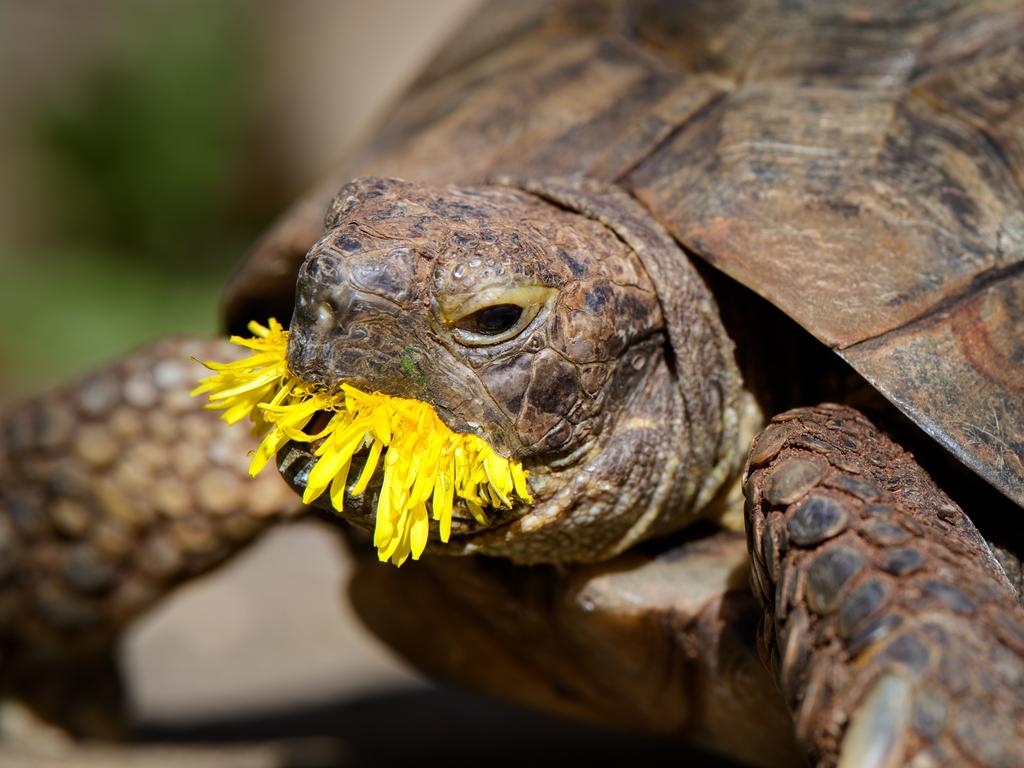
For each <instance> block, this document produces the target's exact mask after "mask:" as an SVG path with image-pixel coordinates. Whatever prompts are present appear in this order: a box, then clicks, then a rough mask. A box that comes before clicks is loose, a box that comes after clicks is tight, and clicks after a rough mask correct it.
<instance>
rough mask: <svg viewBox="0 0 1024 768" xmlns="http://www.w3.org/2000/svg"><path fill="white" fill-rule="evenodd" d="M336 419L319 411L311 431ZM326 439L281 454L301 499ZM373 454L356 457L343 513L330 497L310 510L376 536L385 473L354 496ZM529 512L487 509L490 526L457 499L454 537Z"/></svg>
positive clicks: (282, 467) (281, 465)
mask: <svg viewBox="0 0 1024 768" xmlns="http://www.w3.org/2000/svg"><path fill="white" fill-rule="evenodd" d="M332 416H333V413H332V412H330V411H326V410H322V411H318V412H317V413H316V414H315V415H314V416H313V418H312V419H311V420H310V423H309V425H308V426H307V429H308V430H309V431H310V432H312V433H317V432H319V431H321V430H323V429H324V428H325V427H326V426H327V424H328V422H329V421H330V420H331V417H332ZM325 439H326V438H321V439H319V440H315V441H312V442H300V441H296V440H289V441H288V442H287V443H285V445H284V446H283V447H282V448H281V449H280V451H278V454H277V465H278V470H279V471H280V473H281V476H282V477H283V478H284V480H285V482H287V483H288V485H289V487H291V489H292V490H293V491H294V492H295V493H297V494H298V495H299V496H302V495H303V494H304V493H305V491H306V487H307V485H308V481H309V473H310V471H311V470H312V469H313V466H314V465H315V464H316V462H317V461H318V460H319V458H320V457H319V456H318V455H317V454H316V451H317V449H318V448H319V447H320V446H321V445H322V444H323V442H324V440H325ZM370 452H371V448H370V447H369V446H368V445H364V446H363V447H361V448H359V449H358V450H357V451H355V452H354V453H353V454H352V467H351V471H350V475H349V478H350V480H349V482H348V483H347V486H348V487H347V488H346V491H345V497H344V504H343V505H342V508H341V509H340V510H339V509H336V508H335V507H334V506H333V504H332V501H331V499H330V497H329V495H328V494H322V495H320V496H318V497H317V498H315V499H313V500H312V501H311V502H310V504H309V506H311V507H313V508H315V509H318V510H321V511H324V512H328V513H330V514H331V515H334V516H336V517H338V516H340V517H341V518H343V519H344V520H345V521H346V522H348V523H350V524H352V525H355V526H357V527H359V528H362V529H364V530H366V531H369V532H373V530H374V526H375V524H376V518H377V506H378V502H379V499H380V493H381V488H382V487H383V475H382V473H381V472H374V473H373V475H372V477H371V479H370V481H369V483H368V484H367V486H366V488H365V490H364V491H363V492H362V493H360V494H353V493H351V489H352V487H353V486H354V485H355V480H354V478H356V477H358V476H359V475H360V474H361V472H362V470H363V467H364V466H365V464H366V460H367V458H368V457H369V455H370ZM382 461H383V457H382ZM426 505H427V511H428V513H429V515H430V531H429V541H430V542H438V543H440V542H441V536H440V529H439V524H438V522H437V521H436V520H434V519H433V511H434V510H433V505H432V502H431V501H430V500H428V501H427V502H426ZM526 511H528V510H527V509H525V508H523V507H522V506H520V505H518V504H517V505H515V506H513V507H512V508H495V507H488V508H486V509H485V515H486V522H484V523H481V522H480V521H479V520H477V519H476V518H475V517H474V516H473V514H472V512H471V511H470V509H469V505H468V504H467V503H466V501H465V500H463V499H461V498H458V497H456V498H455V499H454V503H453V506H452V515H451V518H452V519H451V536H452V538H457V537H462V536H471V535H473V534H477V533H482V532H484V531H489V530H493V529H494V528H496V527H499V526H502V525H506V524H508V523H510V522H512V521H513V520H516V519H518V518H520V517H522V515H523V514H524V513H525V512H526Z"/></svg>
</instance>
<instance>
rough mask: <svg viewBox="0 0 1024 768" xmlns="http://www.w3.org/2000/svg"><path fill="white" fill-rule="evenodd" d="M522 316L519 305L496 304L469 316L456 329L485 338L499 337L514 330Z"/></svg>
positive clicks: (521, 309) (456, 325)
mask: <svg viewBox="0 0 1024 768" xmlns="http://www.w3.org/2000/svg"><path fill="white" fill-rule="evenodd" d="M522 316H523V308H522V307H520V306H519V305H518V304H496V305H494V306H493V307H484V308H483V309H481V310H478V311H476V312H474V313H473V314H471V315H467V316H466V317H464V318H462V319H461V320H459V322H457V323H456V324H455V327H456V328H460V329H462V330H463V331H468V332H469V333H479V334H481V335H483V336H498V335H499V334H502V333H504V332H505V331H508V330H511V329H512V328H514V327H515V325H516V323H518V322H519V318H521V317H522Z"/></svg>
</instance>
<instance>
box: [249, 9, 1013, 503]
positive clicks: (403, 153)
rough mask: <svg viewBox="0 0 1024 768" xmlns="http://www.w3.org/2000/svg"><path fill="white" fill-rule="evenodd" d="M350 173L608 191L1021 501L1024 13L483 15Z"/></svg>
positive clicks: (310, 219) (305, 211) (308, 230)
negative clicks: (548, 181) (616, 189)
mask: <svg viewBox="0 0 1024 768" xmlns="http://www.w3.org/2000/svg"><path fill="white" fill-rule="evenodd" d="M503 7H504V8H505V9H504V10H501V9H502V8H503ZM481 41H483V42H481ZM371 173H372V174H377V175H391V176H401V177H405V178H412V179H419V180H425V181H432V182H437V183H442V184H450V183H465V182H479V181H481V180H482V179H485V178H488V177H492V176H496V175H512V176H518V177H524V176H525V177H530V176H533V177H543V176H588V177H593V178H597V179H602V180H605V181H610V182H614V183H619V184H621V185H623V186H624V187H625V188H626V189H627V190H629V191H630V192H631V193H632V194H633V195H635V196H636V197H637V198H638V199H639V200H640V201H641V202H642V203H643V204H644V205H645V206H646V207H647V208H648V209H649V210H650V211H651V212H652V213H653V215H654V216H655V217H656V218H657V219H659V220H660V221H661V222H662V223H663V224H664V225H665V226H666V227H667V228H668V229H669V230H670V231H671V233H672V234H673V235H674V236H675V237H676V239H677V240H678V241H679V242H680V243H681V244H682V245H683V246H684V247H686V248H687V249H689V250H690V251H692V252H693V253H696V254H698V255H699V256H701V257H703V258H704V259H706V260H707V261H708V262H710V263H711V264H713V265H715V266H716V267H718V268H719V269H721V270H723V271H724V272H726V273H727V274H729V275H730V276H732V277H733V278H735V279H737V280H739V281H740V282H742V283H743V284H745V285H746V286H748V287H749V288H751V289H753V290H754V291H756V292H757V293H758V294H760V295H761V296H764V297H765V298H766V299H768V300H769V301H771V302H772V303H774V304H775V305H777V306H778V307H780V308H781V309H782V310H784V311H785V312H786V313H787V314H789V315H790V316H791V317H793V318H794V319H795V320H796V321H797V322H799V323H800V324H801V325H802V326H804V327H805V328H806V329H807V330H809V331H810V332H811V333H813V334H814V335H815V336H816V337H817V338H818V339H820V340H821V341H822V342H823V343H825V344H827V345H829V346H830V347H832V348H833V349H835V350H836V352H837V353H838V354H840V355H841V356H842V357H843V358H845V359H846V360H847V361H848V362H849V363H850V364H851V365H852V366H853V367H854V368H855V369H856V370H857V371H859V372H860V373H861V374H862V375H863V376H865V377H866V378H867V379H868V380H869V381H870V382H871V383H872V384H874V385H875V386H876V387H877V388H878V389H879V390H880V391H881V392H882V393H883V394H885V395H886V396H887V397H888V398H889V399H890V400H891V401H892V402H893V403H894V404H896V405H897V406H898V407H899V408H900V409H901V410H903V411H904V412H905V413H906V414H907V415H908V416H910V417H911V418H912V419H913V420H914V421H915V422H917V423H918V424H919V425H920V426H921V427H922V428H923V429H925V431H927V432H928V433H929V434H931V435H932V436H933V437H934V438H935V439H936V440H938V441H939V442H941V443H942V444H943V445H945V446H946V447H947V448H948V449H950V450H951V451H952V452H953V453H954V454H955V455H957V456H958V457H959V458H960V459H961V460H962V461H963V462H964V463H965V464H967V465H968V466H969V467H971V468H972V469H974V470H975V471H976V472H977V473H978V474H979V475H981V476H982V477H984V478H985V479H986V480H988V481H989V482H991V483H992V484H993V485H994V486H995V487H997V488H998V489H1000V490H1001V491H1002V492H1003V493H1005V494H1006V495H1007V496H1009V497H1010V498H1011V499H1013V500H1014V501H1015V502H1016V503H1017V504H1020V505H1024V405H1022V403H1024V191H1022V190H1024V1H1022V0H992V1H991V2H974V3H968V4H964V3H960V2H953V1H952V0H934V1H933V0H916V1H914V2H904V3H891V2H887V1H886V0H875V1H874V2H853V1H852V0H851V2H845V3H844V2H833V3H815V2H800V1H799V0H798V1H797V2H791V1H785V2H784V1H783V0H775V2H767V3H766V2H753V1H752V0H751V1H750V2H746V1H745V0H725V1H723V0H698V1H697V2H689V3H671V2H659V1H657V0H638V1H635V2H628V3H627V2H615V1H614V0H607V1H606V2H593V1H592V0H586V1H585V2H584V1H580V2H563V3H560V4H559V5H558V7H557V8H555V9H551V8H550V6H548V5H547V4H543V3H533V2H531V3H528V4H522V5H519V7H518V10H516V11H515V12H511V11H509V10H508V8H507V4H503V3H501V2H498V3H497V4H496V5H495V9H492V10H488V9H487V8H485V9H484V10H483V11H482V12H481V13H480V14H479V15H478V16H477V17H476V18H475V19H474V20H472V21H470V22H469V24H468V25H467V26H466V28H464V29H463V30H462V31H461V32H460V33H459V34H458V35H457V36H456V37H455V38H454V39H453V41H452V43H451V44H450V45H449V46H448V47H447V48H446V49H445V50H444V52H443V53H442V54H441V55H440V56H439V57H438V59H437V60H436V61H435V62H434V64H433V65H432V66H431V67H430V68H428V70H427V72H426V73H425V74H424V75H423V76H422V77H421V79H420V81H419V82H418V83H417V84H416V85H414V86H413V88H412V90H411V91H410V94H409V95H408V96H407V97H406V98H405V99H404V100H403V102H402V104H401V105H400V106H399V108H398V109H397V110H396V111H395V112H394V113H393V114H392V115H391V116H390V117H389V118H388V120H387V121H386V122H385V124H384V127H383V129H382V131H381V132H380V133H379V134H378V136H377V138H376V140H375V141H374V143H373V144H372V146H371V147H370V150H369V152H368V154H366V155H364V156H363V158H362V161H361V162H359V163H357V164H354V165H352V166H350V167H348V168H346V169H345V172H344V177H345V178H344V180H347V178H350V177H352V176H354V175H362V174H371ZM330 186H336V185H328V187H330ZM326 188H327V187H325V188H324V189H326ZM324 197H325V193H324V192H322V191H321V192H318V193H317V195H316V196H315V200H314V201H313V203H311V204H307V205H306V206H304V207H301V208H298V209H296V211H298V212H300V213H301V217H304V218H301V217H300V214H299V213H296V214H294V215H293V216H292V218H291V219H290V225H289V230H288V232H289V237H291V238H292V239H296V238H295V232H296V231H300V232H303V233H304V235H302V236H300V237H298V238H297V239H298V240H301V241H304V242H308V243H310V244H311V243H312V242H313V241H314V240H315V239H316V237H317V236H318V235H319V232H320V227H321V220H320V218H319V217H320V216H321V215H322V214H321V213H319V212H317V213H315V214H314V213H313V212H314V211H323V210H324V209H325V208H326V200H325V199H324ZM297 222H298V223H297ZM275 253H276V255H275V256H274V258H273V259H269V257H266V256H264V257H263V258H264V262H263V264H262V268H263V269H264V271H265V270H266V268H267V263H269V262H270V261H273V262H274V264H275V269H277V270H280V269H281V267H280V260H281V259H282V258H286V259H288V260H290V261H289V262H288V268H289V269H291V268H294V267H292V266H291V265H292V264H293V263H297V261H298V260H300V259H301V252H299V251H298V250H295V249H292V250H288V252H287V255H286V256H282V255H281V250H280V248H279V249H278V250H277V251H276V252H275ZM260 258H261V253H260V252H259V251H258V252H257V253H256V254H255V258H254V260H253V262H251V263H250V266H249V267H247V268H246V269H245V270H243V272H242V273H241V277H240V281H241V284H243V285H244V284H245V281H246V280H247V279H248V276H249V275H257V276H258V274H259V269H260V264H261V262H260ZM284 271H287V270H284ZM253 279H254V280H255V279H256V278H255V277H254V278H253ZM237 284H238V281H236V285H237Z"/></svg>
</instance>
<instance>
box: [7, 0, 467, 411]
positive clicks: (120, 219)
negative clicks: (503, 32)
mask: <svg viewBox="0 0 1024 768" xmlns="http://www.w3.org/2000/svg"><path fill="white" fill-rule="evenodd" d="M472 4H473V2H472V0H444V2H431V3H418V2H410V1H409V0H382V1H381V2H377V3H374V4H372V5H371V4H369V3H365V2H353V1H351V0H350V1H347V2H344V1H343V2H327V1H326V0H297V1H296V2H289V3H277V2H272V0H248V1H245V0H222V1H221V2H203V1H202V0H177V1H176V2H154V1H146V2H137V1H135V0H103V1H100V0H96V1H95V2H92V1H89V2H86V1H85V0H78V1H75V0H37V1H36V2H31V3H27V2H17V1H16V0H0V109H2V114H3V119H2V121H0V159H2V162H0V404H2V403H3V402H8V401H10V400H11V399H13V398H16V397H19V396H23V395H25V394H28V393H31V392H35V391H38V390H40V389H43V388H45V387H48V386H52V385H55V384H57V383H59V382H61V381H63V380H66V379H68V378H70V377H72V376H74V375H76V374H78V373H80V372H82V371H83V370H85V369H87V368H89V367H90V366H92V365H95V364H97V363H98V362H100V361H105V360H108V359H111V358H114V357H116V356H117V355H119V354H121V353H123V352H125V351H127V350H128V349H131V348H132V347H135V346H137V345H139V344H141V343H143V342H146V341H149V340H152V339H154V338H157V337H159V336H161V335H165V334H167V333H181V334H204V335H205V334H211V333H214V332H215V331H216V318H217V314H216V304H217V295H218V291H219V288H220V285H221V284H222V282H223V280H224V278H225V277H226V276H227V275H228V274H229V273H230V271H231V270H232V269H233V267H234V265H235V264H236V263H237V262H238V260H239V259H240V258H241V256H242V255H243V254H244V253H245V250H246V248H247V246H248V244H250V243H251V242H252V241H253V240H254V239H255V238H256V237H257V236H258V235H259V233H260V232H261V230H263V229H264V228H265V227H266V226H267V225H268V224H269V222H270V221H271V220H272V219H273V217H274V216H275V214H277V213H279V212H280V211H281V210H283V209H284V207H285V206H286V205H287V204H288V203H289V202H290V201H291V200H293V199H294V198H295V197H296V196H298V195H299V194H300V193H301V192H302V191H303V189H304V188H305V187H307V186H309V185H311V184H312V183H314V182H315V181H316V180H317V179H318V178H320V177H321V176H323V175H324V174H326V173H327V172H328V171H329V169H330V168H331V167H333V166H335V165H337V164H338V162H340V159H341V158H342V156H343V155H344V154H345V152H346V149H347V148H348V147H351V146H352V145H353V143H355V142H356V141H357V137H358V135H359V134H360V133H361V132H365V130H366V128H367V125H369V124H370V122H371V121H372V120H373V118H374V117H375V116H377V115H379V114H380V113H381V111H382V110H384V109H385V108H386V106H387V104H388V103H389V101H391V100H393V99H395V98H397V94H398V92H399V91H400V88H401V86H402V85H403V84H404V83H405V82H406V81H408V79H410V78H411V77H412V76H413V75H414V74H415V72H416V70H417V69H418V68H419V67H420V66H422V64H423V62H424V61H425V60H426V59H427V58H428V57H429V56H430V55H431V53H432V52H433V51H434V50H435V49H436V46H437V45H438V44H439V42H440V40H441V39H442V38H443V35H444V34H445V33H447V31H448V30H449V29H451V28H452V27H453V26H454V24H456V23H457V22H458V20H459V19H460V18H461V17H462V15H463V14H464V13H465V12H466V10H467V9H468V8H470V7H471V6H472Z"/></svg>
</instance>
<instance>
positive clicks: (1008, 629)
mask: <svg viewBox="0 0 1024 768" xmlns="http://www.w3.org/2000/svg"><path fill="white" fill-rule="evenodd" d="M747 471H748V475H747V478H746V485H745V492H746V495H747V530H748V545H749V547H750V551H751V554H752V559H753V561H754V569H753V574H752V581H753V586H754V591H755V593H756V594H757V595H758V596H759V598H760V599H761V602H762V604H763V605H764V607H765V610H766V616H765V619H764V622H763V625H762V641H763V649H764V652H765V653H766V654H767V655H768V656H769V658H770V660H771V664H772V666H773V668H774V669H775V671H776V673H777V675H778V677H779V679H780V682H781V686H782V689H783V691H784V693H785V695H786V697H787V699H788V702H789V704H790V707H791V708H792V711H793V713H794V717H795V721H796V732H797V738H798V739H799V740H800V741H801V742H802V743H803V744H804V745H805V747H806V748H808V750H809V751H810V752H811V754H812V755H813V757H814V758H815V760H816V761H817V762H819V763H820V764H834V763H835V762H836V761H838V764H839V765H840V766H847V765H850V766H853V765H858V766H860V765H865V766H866V765H871V766H898V765H914V766H917V765H921V766H924V765H928V766H932V765H959V766H1010V765H1019V764H1020V760H1021V759H1022V755H1024V696H1022V690H1024V611H1022V609H1021V608H1020V606H1019V605H1018V603H1017V596H1016V593H1015V591H1014V589H1013V587H1012V586H1011V584H1010V582H1009V581H1008V580H1007V578H1006V575H1005V573H1004V572H1003V570H1002V569H1001V568H1000V566H999V565H998V563H997V561H996V559H995V558H994V557H993V555H992V552H991V550H990V549H989V547H988V545H987V544H986V542H985V541H984V539H983V538H982V537H981V535H980V534H979V533H978V531H977V529H976V528H975V527H974V525H973V523H971V521H970V520H969V519H968V518H967V516H966V515H965V514H964V513H963V512H962V511H961V510H960V509H959V508H958V507H957V506H956V505H955V504H953V502H952V501H950V499H949V498H948V497H947V496H946V495H945V494H943V493H942V491H940V490H939V489H938V487H937V486H936V485H935V484H934V483H933V482H932V481H931V479H930V478H929V477H928V476H927V475H926V474H925V473H924V471H923V470H922V469H921V468H920V467H919V466H918V465H917V464H916V463H915V462H914V461H913V459H912V458H911V457H910V456H909V454H907V453H905V452H904V451H902V450H901V449H900V448H899V447H897V446H896V445H895V444H893V443H892V442H891V441H890V440H888V439H887V438H886V437H885V436H883V435H882V434H881V433H880V432H878V430H876V429H875V428H874V427H873V426H872V425H871V424H870V423H869V422H868V421H867V420H866V419H865V418H864V417H863V416H861V415H860V414H859V413H857V412H856V411H853V410H851V409H848V408H840V407H837V406H823V407H820V408H814V409H798V410H794V411H790V412H788V413H785V414H783V415H781V416H779V417H777V418H776V419H775V420H774V421H773V423H772V424H771V425H770V426H769V427H768V428H767V429H766V430H765V431H764V432H763V433H762V434H761V436H760V437H759V438H758V439H757V440H756V441H755V443H754V446H753V449H752V451H751V456H750V465H749V467H748V470H747Z"/></svg>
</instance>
